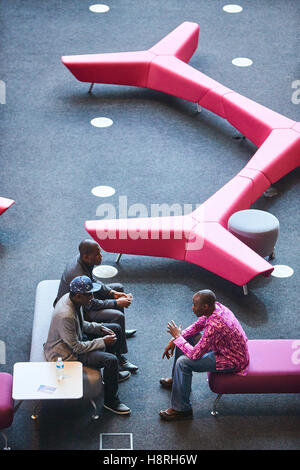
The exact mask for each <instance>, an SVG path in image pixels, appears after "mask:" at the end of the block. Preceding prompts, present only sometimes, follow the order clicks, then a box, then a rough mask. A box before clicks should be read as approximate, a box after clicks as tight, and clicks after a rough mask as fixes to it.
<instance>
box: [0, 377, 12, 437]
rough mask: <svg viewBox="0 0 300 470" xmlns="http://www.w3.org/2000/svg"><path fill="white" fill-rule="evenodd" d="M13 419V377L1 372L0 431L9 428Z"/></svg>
mask: <svg viewBox="0 0 300 470" xmlns="http://www.w3.org/2000/svg"><path fill="white" fill-rule="evenodd" d="M13 417H14V406H13V399H12V375H11V374H7V373H6V372H0V429H5V428H8V427H9V426H10V425H11V423H12V421H13Z"/></svg>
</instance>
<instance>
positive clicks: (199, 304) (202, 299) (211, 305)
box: [193, 289, 216, 317]
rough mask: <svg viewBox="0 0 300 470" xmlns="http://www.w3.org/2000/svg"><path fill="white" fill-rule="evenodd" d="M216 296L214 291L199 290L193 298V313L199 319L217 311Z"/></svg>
mask: <svg viewBox="0 0 300 470" xmlns="http://www.w3.org/2000/svg"><path fill="white" fill-rule="evenodd" d="M215 303H216V295H215V293H214V292H213V291H212V290H209V289H203V290H199V291H198V292H196V294H194V296H193V312H194V313H195V315H197V316H198V317H199V316H201V315H206V316H209V315H211V314H212V312H213V311H214V310H215Z"/></svg>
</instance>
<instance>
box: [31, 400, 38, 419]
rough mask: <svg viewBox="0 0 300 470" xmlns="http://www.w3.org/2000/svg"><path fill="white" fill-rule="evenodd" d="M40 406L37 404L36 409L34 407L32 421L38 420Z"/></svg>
mask: <svg viewBox="0 0 300 470" xmlns="http://www.w3.org/2000/svg"><path fill="white" fill-rule="evenodd" d="M38 405H39V403H35V404H34V407H33V413H32V415H31V419H33V420H34V421H35V420H36V419H38V417H39V415H38V414H37V409H38Z"/></svg>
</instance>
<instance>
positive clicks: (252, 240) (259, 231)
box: [228, 209, 279, 259]
mask: <svg viewBox="0 0 300 470" xmlns="http://www.w3.org/2000/svg"><path fill="white" fill-rule="evenodd" d="M228 230H229V232H231V233H232V234H233V235H235V236H236V237H237V238H239V240H241V241H242V242H243V243H245V245H248V246H249V247H250V248H252V250H253V251H255V252H256V253H258V254H259V255H260V256H262V257H263V258H265V257H266V256H269V257H270V258H271V259H272V258H274V247H275V244H276V241H277V238H278V234H279V221H278V219H277V218H276V217H275V216H274V215H272V214H270V213H269V212H265V211H260V210H257V209H247V210H243V211H238V212H236V213H235V214H233V215H232V216H231V217H230V218H229V220H228Z"/></svg>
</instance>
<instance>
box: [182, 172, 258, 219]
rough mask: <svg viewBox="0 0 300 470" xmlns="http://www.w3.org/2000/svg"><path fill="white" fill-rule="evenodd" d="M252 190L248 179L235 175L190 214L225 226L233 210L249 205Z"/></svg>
mask: <svg viewBox="0 0 300 470" xmlns="http://www.w3.org/2000/svg"><path fill="white" fill-rule="evenodd" d="M252 191H253V183H252V181H251V180H250V179H247V178H242V177H240V176H235V177H234V178H232V179H231V180H230V181H229V182H228V183H226V184H225V185H224V186H223V187H222V188H221V189H219V191H217V192H216V193H215V194H213V196H211V197H210V198H209V199H207V201H205V202H204V203H203V204H202V205H201V206H200V207H198V208H197V209H196V210H194V211H193V212H192V214H191V216H192V217H193V218H194V219H196V220H198V221H199V222H200V221H201V220H205V221H206V222H219V223H220V224H221V225H223V226H224V227H225V226H227V221H228V219H229V217H230V216H231V215H232V214H233V213H234V212H237V211H238V210H242V209H248V208H249V207H250V205H251V202H252Z"/></svg>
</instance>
